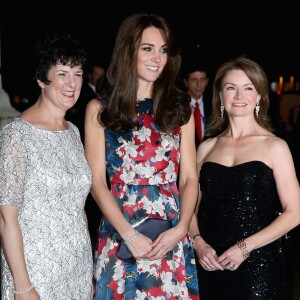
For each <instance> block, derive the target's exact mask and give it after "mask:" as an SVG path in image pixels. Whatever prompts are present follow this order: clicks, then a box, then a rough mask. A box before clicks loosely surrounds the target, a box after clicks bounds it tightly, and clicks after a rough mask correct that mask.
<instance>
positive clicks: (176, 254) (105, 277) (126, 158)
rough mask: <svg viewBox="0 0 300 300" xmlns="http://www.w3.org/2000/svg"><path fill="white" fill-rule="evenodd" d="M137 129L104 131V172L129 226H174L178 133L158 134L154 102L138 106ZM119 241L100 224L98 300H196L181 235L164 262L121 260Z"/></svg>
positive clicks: (191, 264)
mask: <svg viewBox="0 0 300 300" xmlns="http://www.w3.org/2000/svg"><path fill="white" fill-rule="evenodd" d="M137 115H138V119H139V122H140V124H141V128H140V129H139V130H137V131H130V132H123V133H120V132H116V131H114V130H111V129H108V128H107V129H106V130H105V138H106V159H107V171H108V174H109V177H110V180H111V190H112V194H113V196H114V198H115V201H116V202H117V203H118V205H119V207H120V208H121V210H122V211H123V214H124V216H125V217H126V219H127V220H128V221H134V220H139V219H142V218H143V217H144V216H146V215H150V216H151V217H152V218H160V219H169V220H171V221H172V223H173V225H176V224H177V223H178V218H179V213H180V202H179V194H178V189H177V186H176V179H177V173H178V163H179V159H180V151H179V149H180V148H179V146H180V134H181V131H180V128H177V129H176V130H175V131H174V132H173V133H171V134H162V133H161V132H160V131H159V130H158V129H157V128H156V126H155V124H154V117H153V101H152V100H151V99H145V100H144V101H140V102H139V103H138V105H137ZM119 243H120V236H119V235H118V234H117V232H116V231H115V230H114V228H113V227H112V226H111V225H110V223H109V222H108V221H107V220H106V219H104V220H103V222H102V224H101V227H100V232H99V241H98V245H97V248H96V250H97V251H96V256H95V257H96V261H95V269H94V274H95V278H96V300H108V299H113V300H118V299H125V300H129V299H130V300H132V299H139V300H141V299H157V300H158V299H164V300H167V299H182V300H187V299H199V296H198V285H197V283H198V282H197V272H196V265H195V257H194V252H193V248H192V246H191V243H190V239H189V237H188V236H185V237H184V238H183V239H182V240H181V241H180V242H179V243H178V244H177V245H176V246H175V248H174V249H173V250H172V251H170V252H168V254H167V255H166V257H164V258H162V259H158V260H154V261H149V260H143V259H141V260H138V261H136V260H135V259H134V258H133V259H132V260H126V261H123V260H120V259H119V258H118V257H117V256H116V253H117V251H118V248H119Z"/></svg>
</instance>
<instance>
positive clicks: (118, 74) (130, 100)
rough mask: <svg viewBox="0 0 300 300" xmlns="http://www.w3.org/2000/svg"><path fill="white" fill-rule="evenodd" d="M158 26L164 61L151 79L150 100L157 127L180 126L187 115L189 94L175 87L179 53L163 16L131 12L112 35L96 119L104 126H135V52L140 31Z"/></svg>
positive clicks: (127, 127)
mask: <svg viewBox="0 0 300 300" xmlns="http://www.w3.org/2000/svg"><path fill="white" fill-rule="evenodd" d="M148 27H155V28H158V29H159V30H160V31H161V33H162V36H163V38H164V40H165V42H166V45H167V49H168V59H167V63H166V65H165V67H164V69H163V71H162V73H161V74H160V76H159V78H158V79H157V80H156V81H155V82H154V88H153V95H152V99H153V101H154V107H153V110H154V118H155V123H156V125H157V127H158V128H159V129H160V130H161V131H163V132H166V133H170V132H172V131H173V130H174V128H176V127H177V126H181V125H184V124H186V123H187V122H188V120H189V118H190V116H191V109H190V105H189V103H190V97H189V96H188V95H187V94H186V93H185V92H183V91H181V90H179V89H178V88H177V87H176V80H177V76H178V72H179V69H180V65H181V56H180V54H179V51H177V49H175V47H174V43H173V35H172V32H171V29H170V27H169V25H168V23H167V22H166V20H165V19H164V18H162V17H161V16H159V15H156V14H143V13H138V14H133V15H131V16H129V17H127V18H126V19H125V20H124V21H123V22H122V24H121V26H120V28H119V31H118V33H117V36H116V41H115V46H114V49H113V52H112V58H111V62H110V65H109V67H108V69H107V73H106V76H107V78H106V79H107V82H106V87H105V89H104V95H103V96H104V98H106V99H107V101H104V102H102V110H101V111H100V112H99V116H98V120H99V122H100V124H102V125H103V126H105V127H110V128H113V129H115V130H120V131H128V130H132V129H137V128H139V123H138V119H137V115H136V102H137V90H138V74H137V53H138V48H139V45H140V41H141V38H142V34H143V32H144V30H145V29H146V28H148Z"/></svg>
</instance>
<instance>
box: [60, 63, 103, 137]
mask: <svg viewBox="0 0 300 300" xmlns="http://www.w3.org/2000/svg"><path fill="white" fill-rule="evenodd" d="M105 72H106V69H105V67H104V66H103V65H101V64H98V63H93V64H91V65H90V66H89V69H88V73H87V76H86V77H85V78H84V83H83V85H82V88H81V92H80V96H79V98H78V100H77V102H76V104H75V105H74V106H73V107H72V108H71V109H70V110H69V111H68V112H67V115H66V118H67V119H68V120H69V121H71V122H72V123H74V124H75V125H76V126H77V127H78V129H79V132H80V135H81V139H82V142H84V117H85V108H86V105H87V103H88V102H89V101H90V100H92V99H94V98H96V97H98V96H99V91H100V89H101V84H102V82H103V80H104V76H105Z"/></svg>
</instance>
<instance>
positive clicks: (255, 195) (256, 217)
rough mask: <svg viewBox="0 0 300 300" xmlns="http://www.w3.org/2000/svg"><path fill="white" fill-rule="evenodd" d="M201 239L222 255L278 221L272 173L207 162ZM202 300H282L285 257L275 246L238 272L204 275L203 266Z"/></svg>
mask: <svg viewBox="0 0 300 300" xmlns="http://www.w3.org/2000/svg"><path fill="white" fill-rule="evenodd" d="M200 185H201V192H202V200H201V203H200V207H199V213H198V222H199V224H198V225H199V228H200V232H201V235H202V237H203V238H204V240H205V241H206V242H207V243H208V244H210V245H211V246H212V247H213V248H214V249H215V250H216V251H217V254H218V255H221V254H222V253H223V252H224V251H225V250H227V249H228V248H229V247H231V246H232V245H233V244H235V243H236V242H237V241H238V240H240V239H242V238H246V237H248V236H250V235H252V234H253V233H255V232H257V231H259V230H261V229H262V228H264V227H265V226H267V225H268V224H270V223H271V222H272V221H273V220H274V219H275V218H276V210H277V209H278V203H279V202H278V196H277V192H276V186H275V182H274V177H273V172H272V169H271V168H269V167H268V166H267V165H266V164H264V163H263V162H260V161H250V162H247V163H243V164H239V165H236V166H233V167H226V166H224V165H221V164H218V163H213V162H205V163H204V164H203V165H202V168H201V171H200ZM198 271H199V288H200V298H201V300H252V299H259V300H275V299H278V300H279V299H280V300H282V299H283V284H284V280H283V279H284V277H283V276H284V275H283V273H284V270H283V251H282V246H281V241H280V240H276V241H274V242H272V243H270V244H268V245H266V246H264V247H261V248H259V249H257V250H253V251H252V252H251V255H250V257H249V258H248V259H247V260H246V261H244V262H243V263H242V264H241V265H240V267H239V268H238V269H237V270H235V271H228V270H224V271H210V272H208V271H205V270H204V269H203V268H202V267H201V266H200V265H199V264H198Z"/></svg>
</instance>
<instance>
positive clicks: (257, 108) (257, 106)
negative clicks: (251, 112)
mask: <svg viewBox="0 0 300 300" xmlns="http://www.w3.org/2000/svg"><path fill="white" fill-rule="evenodd" d="M259 109H260V105H259V102H257V103H256V105H255V115H256V119H258V113H259Z"/></svg>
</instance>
